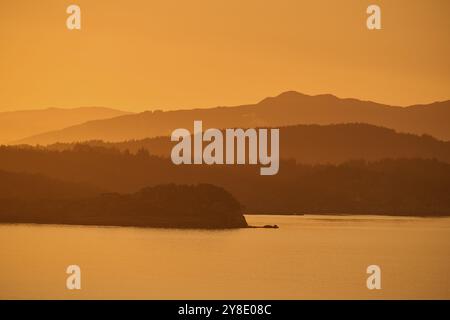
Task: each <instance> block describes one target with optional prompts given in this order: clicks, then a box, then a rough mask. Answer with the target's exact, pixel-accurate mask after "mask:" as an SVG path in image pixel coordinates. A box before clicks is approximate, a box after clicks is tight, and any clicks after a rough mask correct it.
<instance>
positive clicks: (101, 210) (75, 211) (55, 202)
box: [0, 184, 248, 229]
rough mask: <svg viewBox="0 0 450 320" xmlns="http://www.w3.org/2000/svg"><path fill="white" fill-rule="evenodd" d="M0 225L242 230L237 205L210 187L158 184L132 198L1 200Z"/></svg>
mask: <svg viewBox="0 0 450 320" xmlns="http://www.w3.org/2000/svg"><path fill="white" fill-rule="evenodd" d="M1 203H2V205H1V207H0V222H11V223H18V222H20V223H47V224H77V225H108V226H138V227H158V228H217V229H224V228H243V227H247V226H248V225H247V222H246V221H245V218H244V216H243V215H242V212H241V205H240V204H239V202H237V201H236V200H235V199H234V198H233V197H232V196H231V195H230V194H229V193H228V192H226V191H225V190H223V189H222V188H219V187H215V186H212V185H206V184H200V185H197V186H177V185H173V184H172V185H162V186H155V187H152V188H145V189H143V190H141V191H139V192H137V193H134V194H117V193H109V194H102V195H99V196H92V197H85V198H72V199H67V198H33V199H20V200H18V199H14V198H6V199H2V200H1Z"/></svg>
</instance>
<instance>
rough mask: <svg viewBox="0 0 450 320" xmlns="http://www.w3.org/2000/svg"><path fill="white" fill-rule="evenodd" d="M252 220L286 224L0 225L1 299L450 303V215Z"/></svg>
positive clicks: (259, 217) (263, 217) (252, 220)
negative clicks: (76, 270) (376, 277)
mask: <svg viewBox="0 0 450 320" xmlns="http://www.w3.org/2000/svg"><path fill="white" fill-rule="evenodd" d="M246 218H247V221H248V222H249V223H250V224H252V225H264V224H278V225H279V226H280V229H239V230H230V231H200V230H170V229H145V228H117V227H83V226H50V225H0V298H3V299H5V298H8V299H9V298H27V299H28V298H31V299H35V298H44V299H50V298H52V299H53V298H56V299H60V298H64V299H67V298H74V299H80V298H82V299H84V298H87V299H91V298H92V299H103V298H124V299H128V298H132V299H317V298H325V299H330V298H331V299H348V298H357V299H379V298H387V299H391V298H396V299H413V298H415V299H422V298H424V299H428V298H438V299H442V298H444V299H450V218H436V219H428V218H396V217H379V216H338V217H336V216H313V215H306V216H276V215H271V216H269V215H257V216H246ZM73 264H75V265H79V266H80V268H81V286H82V288H81V290H67V289H66V278H67V276H68V275H67V274H66V268H67V266H69V265H73ZM373 264H375V265H378V266H380V267H381V272H382V273H381V286H382V289H381V290H368V289H367V287H366V279H367V277H368V275H367V274H366V268H367V267H368V266H369V265H373Z"/></svg>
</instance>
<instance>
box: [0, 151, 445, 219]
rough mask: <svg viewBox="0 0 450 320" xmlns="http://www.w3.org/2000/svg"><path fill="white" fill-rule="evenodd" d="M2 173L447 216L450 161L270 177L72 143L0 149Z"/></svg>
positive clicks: (280, 204) (286, 164)
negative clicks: (208, 187)
mask: <svg viewBox="0 0 450 320" xmlns="http://www.w3.org/2000/svg"><path fill="white" fill-rule="evenodd" d="M0 169H1V170H6V171H11V172H23V171H28V172H34V173H40V174H44V175H47V176H49V177H52V178H58V179H61V180H65V181H70V182H77V183H89V184H92V185H95V186H97V187H99V188H102V189H108V190H109V191H110V192H120V193H130V192H131V193H132V192H138V191H139V190H140V189H142V188H144V187H147V186H156V185H159V184H167V183H176V184H198V183H208V184H214V185H217V186H219V187H222V188H224V189H225V190H227V191H229V192H230V193H231V194H232V195H233V196H234V197H235V198H236V199H237V200H238V201H239V202H240V203H242V204H243V205H244V206H245V212H246V213H262V214H270V213H275V214H277V213H278V214H279V213H290V214H292V213H330V214H333V213H339V214H344V213H345V214H384V215H386V214H389V215H418V216H439V215H447V216H448V215H450V193H449V192H448V190H450V164H448V163H443V162H439V161H437V160H423V159H422V160H421V159H385V160H380V161H375V162H366V161H351V162H346V163H342V164H339V165H303V164H298V163H296V162H295V161H287V160H284V161H282V162H281V163H280V171H279V173H278V174H277V175H274V176H261V175H259V167H258V166H249V165H240V166H236V165H235V166H217V165H216V166H206V165H192V166H186V165H181V166H175V165H173V164H172V162H171V161H170V160H169V159H165V158H160V157H156V156H151V155H149V153H148V152H147V151H145V150H141V151H139V152H138V153H137V154H131V153H127V152H119V151H118V150H114V149H107V148H101V147H90V146H86V145H77V146H76V147H74V148H73V150H66V151H49V150H42V149H37V148H31V147H28V148H19V147H0Z"/></svg>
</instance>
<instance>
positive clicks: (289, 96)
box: [259, 90, 309, 104]
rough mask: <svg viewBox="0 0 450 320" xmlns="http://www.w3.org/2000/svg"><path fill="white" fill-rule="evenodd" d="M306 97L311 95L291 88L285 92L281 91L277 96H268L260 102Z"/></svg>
mask: <svg viewBox="0 0 450 320" xmlns="http://www.w3.org/2000/svg"><path fill="white" fill-rule="evenodd" d="M305 97H309V96H308V95H306V94H303V93H300V92H297V91H293V90H291V91H285V92H283V93H280V94H279V95H277V96H275V97H267V98H265V99H263V100H261V101H260V102H259V104H264V103H267V102H272V101H289V100H297V99H300V98H305Z"/></svg>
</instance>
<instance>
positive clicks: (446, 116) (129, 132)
mask: <svg viewBox="0 0 450 320" xmlns="http://www.w3.org/2000/svg"><path fill="white" fill-rule="evenodd" d="M194 120H202V121H203V124H204V128H211V127H212V128H232V127H241V128H249V127H279V126H291V125H297V124H321V125H326V124H337V123H367V124H372V125H376V126H383V127H387V128H391V129H394V130H397V131H399V132H406V133H414V134H419V135H420V134H429V135H432V136H434V137H436V138H438V139H442V140H450V126H449V125H448V123H449V120H450V100H448V101H444V102H436V103H432V104H428V105H415V106H410V107H395V106H388V105H383V104H379V103H375V102H370V101H361V100H357V99H340V98H337V97H335V96H333V95H317V96H309V95H305V94H301V93H298V92H295V91H289V92H285V93H282V94H280V95H279V96H276V97H270V98H266V99H264V100H262V101H261V102H259V103H257V104H250V105H242V106H235V107H215V108H210V109H191V110H177V111H165V112H163V111H153V112H152V111H147V112H143V113H138V114H130V115H123V116H119V117H115V118H112V119H105V120H94V121H89V122H86V123H83V124H79V125H74V126H71V127H67V128H65V129H62V130H57V131H51V132H47V133H43V134H39V135H34V136H31V137H29V138H25V139H22V140H19V141H17V143H24V144H52V143H56V142H76V141H87V140H104V141H112V142H117V141H124V140H131V139H144V138H150V137H156V136H166V135H170V133H171V132H172V131H173V130H174V129H176V128H190V129H192V124H193V121H194Z"/></svg>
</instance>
